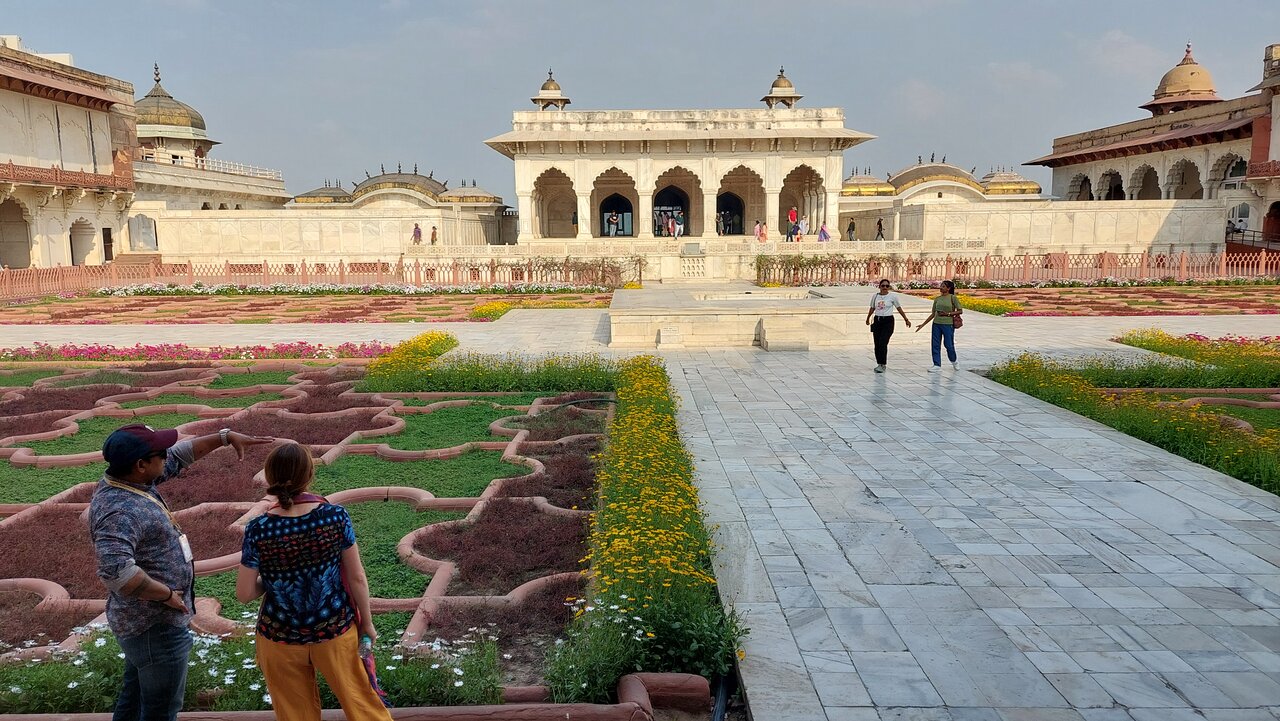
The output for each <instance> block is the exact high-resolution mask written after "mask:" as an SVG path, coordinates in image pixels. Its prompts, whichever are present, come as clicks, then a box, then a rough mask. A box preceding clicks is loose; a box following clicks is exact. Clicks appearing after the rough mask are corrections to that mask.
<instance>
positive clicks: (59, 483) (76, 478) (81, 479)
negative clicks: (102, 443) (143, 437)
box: [0, 461, 107, 503]
mask: <svg viewBox="0 0 1280 721" xmlns="http://www.w3.org/2000/svg"><path fill="white" fill-rule="evenodd" d="M106 470H107V464H105V463H93V464H90V465H87V466H74V467H71V468H31V467H25V466H15V465H13V464H11V463H9V462H8V461H0V503H39V502H41V501H43V500H45V499H46V498H49V497H51V496H56V495H58V494H59V493H62V492H63V491H65V490H67V489H68V488H70V487H72V486H74V485H77V484H80V483H91V482H93V481H97V480H98V479H99V478H101V477H102V474H103V472H105V471H106Z"/></svg>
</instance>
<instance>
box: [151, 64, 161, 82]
mask: <svg viewBox="0 0 1280 721" xmlns="http://www.w3.org/2000/svg"><path fill="white" fill-rule="evenodd" d="M152 67H153V68H154V69H155V78H156V85H159V84H160V63H156V64H155V65H153V66H152Z"/></svg>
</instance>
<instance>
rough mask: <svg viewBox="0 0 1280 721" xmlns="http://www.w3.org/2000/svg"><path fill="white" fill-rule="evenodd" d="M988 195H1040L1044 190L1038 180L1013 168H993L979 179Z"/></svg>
mask: <svg viewBox="0 0 1280 721" xmlns="http://www.w3.org/2000/svg"><path fill="white" fill-rule="evenodd" d="M979 182H980V183H981V184H982V187H983V188H985V189H986V191H987V195H1039V194H1040V192H1041V191H1042V190H1043V189H1042V188H1041V187H1040V184H1039V183H1037V182H1036V181H1034V180H1032V179H1030V178H1028V177H1026V176H1024V175H1022V174H1021V173H1017V172H1014V171H1012V170H1006V169H1001V170H993V171H991V172H990V173H987V174H986V175H984V176H982V180H981V181H979Z"/></svg>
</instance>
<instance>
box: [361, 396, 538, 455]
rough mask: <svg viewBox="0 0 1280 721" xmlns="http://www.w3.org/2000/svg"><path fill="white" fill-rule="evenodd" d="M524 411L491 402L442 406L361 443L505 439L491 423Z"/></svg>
mask: <svg viewBox="0 0 1280 721" xmlns="http://www.w3.org/2000/svg"><path fill="white" fill-rule="evenodd" d="M520 414H521V411H517V410H511V409H503V408H495V407H494V406H492V405H490V404H488V403H473V404H471V405H466V406H454V407H448V408H439V409H436V410H435V411H432V412H431V413H414V414H406V415H405V416H404V422H405V427H404V430H403V431H401V432H400V433H398V434H396V435H394V436H378V437H376V438H366V439H364V440H362V441H360V442H361V443H386V444H387V445H389V446H390V447H392V448H395V449H397V450H404V451H420V450H431V449H435V448H452V447H454V446H457V445H461V444H463V443H466V442H468V441H493V440H503V438H501V437H498V436H493V435H490V434H489V424H490V423H492V422H494V421H496V420H498V419H499V418H506V417H507V416H516V415H520Z"/></svg>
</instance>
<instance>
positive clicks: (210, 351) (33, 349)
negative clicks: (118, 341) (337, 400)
mask: <svg viewBox="0 0 1280 721" xmlns="http://www.w3.org/2000/svg"><path fill="white" fill-rule="evenodd" d="M390 348H391V346H389V345H385V344H383V343H379V342H377V341H373V342H369V343H342V344H339V345H337V346H334V347H332V348H327V347H325V346H324V345H321V344H319V343H307V342H306V341H295V342H292V343H273V344H271V345H255V346H213V347H211V348H193V347H191V346H189V345H186V344H185V343H161V344H158V345H143V344H141V343H139V344H137V345H133V346H113V345H104V344H100V343H63V344H61V345H50V344H48V343H35V344H33V345H31V346H30V347H27V346H18V347H16V348H0V361H3V362H8V363H30V362H33V361H160V360H166V361H173V360H265V359H272V358H279V359H306V358H314V359H333V358H376V357H378V356H380V355H382V354H383V353H386V352H387V351H388V350H390Z"/></svg>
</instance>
